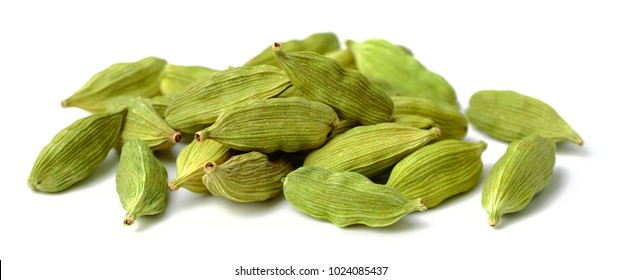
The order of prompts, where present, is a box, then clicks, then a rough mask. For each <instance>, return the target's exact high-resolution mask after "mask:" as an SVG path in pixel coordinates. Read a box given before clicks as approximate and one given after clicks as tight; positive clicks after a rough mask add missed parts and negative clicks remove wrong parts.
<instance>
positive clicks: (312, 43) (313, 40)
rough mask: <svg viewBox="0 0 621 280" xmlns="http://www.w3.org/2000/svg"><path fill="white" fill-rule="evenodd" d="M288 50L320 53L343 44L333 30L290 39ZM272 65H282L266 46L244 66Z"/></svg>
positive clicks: (336, 48)
mask: <svg viewBox="0 0 621 280" xmlns="http://www.w3.org/2000/svg"><path fill="white" fill-rule="evenodd" d="M284 44H285V45H287V48H286V49H285V50H286V51H312V52H316V53H320V54H324V53H327V52H331V51H333V50H338V49H339V48H340V46H341V43H340V42H339V39H338V37H337V36H336V34H334V33H332V32H326V33H314V34H311V35H310V36H308V37H306V38H304V39H302V40H289V41H287V42H285V43H284ZM256 65H271V66H276V67H280V65H279V64H278V62H276V60H274V54H273V53H272V48H271V46H269V47H267V48H265V49H264V50H263V51H262V52H261V53H260V54H258V55H257V56H255V57H253V58H252V59H250V60H249V61H248V62H246V64H244V66H256Z"/></svg>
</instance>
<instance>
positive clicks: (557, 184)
mask: <svg viewBox="0 0 621 280" xmlns="http://www.w3.org/2000/svg"><path fill="white" fill-rule="evenodd" d="M568 176H569V173H568V172H567V170H565V169H564V168H562V167H558V166H557V167H555V168H554V173H553V175H552V180H551V181H550V184H549V185H548V186H546V187H545V188H544V189H543V190H542V191H541V192H539V193H538V194H536V195H535V196H534V197H533V199H532V200H531V201H530V203H529V204H528V205H526V207H525V208H524V209H523V210H522V211H519V212H515V213H507V214H504V215H502V216H501V217H500V220H499V222H498V224H497V225H496V227H495V229H504V228H507V227H511V226H513V225H515V224H519V223H520V221H523V220H524V219H527V218H528V217H530V216H533V215H536V214H537V213H538V212H541V211H545V209H546V208H548V207H550V206H551V205H553V204H554V202H555V201H556V200H557V199H558V198H559V197H560V196H561V193H562V192H563V190H564V188H563V185H566V182H567V179H568V178H567V177H568ZM552 207H553V206H552Z"/></svg>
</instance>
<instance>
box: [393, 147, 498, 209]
mask: <svg viewBox="0 0 621 280" xmlns="http://www.w3.org/2000/svg"><path fill="white" fill-rule="evenodd" d="M485 148H487V144H486V143H485V142H483V141H481V142H478V143H468V142H463V141H459V140H452V139H449V140H444V141H439V142H437V143H434V144H431V145H427V146H425V147H422V148H420V149H418V150H416V151H415V152H413V153H412V154H410V155H409V156H407V157H406V158H404V159H403V160H401V161H400V162H399V163H397V165H395V167H394V168H393V169H392V171H391V173H390V177H388V182H387V183H386V184H387V185H389V186H393V187H395V188H396V189H398V190H399V191H400V192H401V193H402V194H403V195H405V196H406V197H407V198H408V199H418V198H422V199H423V201H425V206H427V208H432V207H435V206H437V205H438V204H440V202H442V201H444V200H445V199H447V198H449V197H452V196H454V195H456V194H459V193H462V192H465V191H468V190H470V189H472V188H474V187H475V186H476V185H477V184H478V183H479V178H480V177H481V171H482V170H483V162H482V161H481V154H482V153H483V151H485Z"/></svg>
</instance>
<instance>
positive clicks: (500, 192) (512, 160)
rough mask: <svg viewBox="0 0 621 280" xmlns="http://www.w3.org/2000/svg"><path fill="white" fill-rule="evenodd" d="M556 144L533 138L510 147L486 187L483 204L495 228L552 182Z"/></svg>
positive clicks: (497, 163)
mask: <svg viewBox="0 0 621 280" xmlns="http://www.w3.org/2000/svg"><path fill="white" fill-rule="evenodd" d="M555 152H556V145H555V144H554V141H552V140H551V139H549V138H545V137H541V136H539V135H531V136H528V137H525V138H522V139H521V140H518V141H514V142H512V143H511V144H509V147H507V150H506V151H505V154H504V155H503V156H502V157H501V158H500V159H499V160H498V161H497V162H496V164H494V166H493V167H492V169H491V170H490V172H489V175H488V177H487V179H486V180H485V184H484V185H483V196H482V198H481V205H482V206H483V209H485V210H486V211H487V212H488V213H489V219H488V223H489V225H490V226H492V227H494V226H496V224H498V221H499V220H500V217H501V216H502V215H504V214H507V213H513V212H518V211H521V210H522V209H524V208H525V207H526V206H527V205H528V203H530V201H531V199H532V198H533V196H535V194H537V193H538V192H540V191H541V190H543V189H544V188H545V187H546V186H547V185H548V184H549V183H550V180H552V171H553V169H554V162H555V160H556V155H555Z"/></svg>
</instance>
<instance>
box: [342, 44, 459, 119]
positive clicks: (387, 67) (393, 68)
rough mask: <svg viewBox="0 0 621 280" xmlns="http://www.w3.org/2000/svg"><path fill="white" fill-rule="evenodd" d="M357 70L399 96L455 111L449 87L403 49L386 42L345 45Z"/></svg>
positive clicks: (442, 79) (455, 105) (454, 96)
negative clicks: (432, 103)
mask: <svg viewBox="0 0 621 280" xmlns="http://www.w3.org/2000/svg"><path fill="white" fill-rule="evenodd" d="M346 44H347V47H348V48H349V49H350V50H351V52H352V54H353V56H354V59H355V61H356V65H357V67H358V70H359V71H360V72H361V73H362V74H364V75H366V76H367V77H369V79H371V77H373V79H374V80H383V81H385V82H386V84H388V85H389V86H390V89H394V90H395V91H396V92H397V93H398V94H399V95H404V96H411V97H418V98H424V99H428V100H431V101H433V102H434V103H436V104H438V105H441V106H445V107H448V108H452V109H459V104H458V103H457V96H456V95H455V90H454V89H453V87H452V86H451V85H450V84H449V83H448V82H447V81H446V80H445V79H444V78H443V77H442V76H440V75H438V74H437V73H434V72H432V71H429V70H428V69H427V68H426V67H425V66H423V65H422V64H421V63H420V62H419V61H418V60H417V59H416V58H414V56H412V54H411V53H407V52H406V51H404V49H403V47H401V46H398V45H394V44H392V43H390V42H388V41H386V40H381V39H371V40H367V41H364V42H361V43H357V42H354V41H347V42H346Z"/></svg>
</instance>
